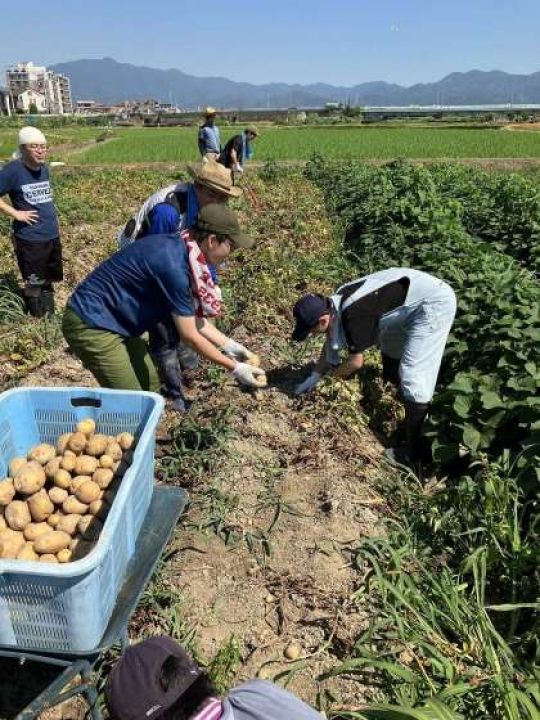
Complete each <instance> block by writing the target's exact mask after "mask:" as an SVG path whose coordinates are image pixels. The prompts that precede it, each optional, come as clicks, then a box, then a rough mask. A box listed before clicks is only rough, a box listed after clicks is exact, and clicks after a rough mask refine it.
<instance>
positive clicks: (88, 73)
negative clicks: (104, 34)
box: [51, 58, 540, 109]
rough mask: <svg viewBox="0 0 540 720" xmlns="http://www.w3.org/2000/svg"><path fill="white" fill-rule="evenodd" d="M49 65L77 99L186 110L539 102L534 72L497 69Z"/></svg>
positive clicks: (106, 61) (538, 76) (108, 62)
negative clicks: (304, 71)
mask: <svg viewBox="0 0 540 720" xmlns="http://www.w3.org/2000/svg"><path fill="white" fill-rule="evenodd" d="M51 69H52V70H54V71H55V72H58V73H63V74H65V75H67V76H68V77H69V78H70V79H71V89H72V93H73V96H74V98H75V99H77V100H97V101H99V102H103V103H116V102H121V101H123V100H144V99H147V98H152V99H155V100H159V101H160V102H170V103H173V104H175V105H179V106H180V107H183V108H187V109H195V108H197V107H199V106H202V105H216V106H217V107H221V108H224V107H227V108H266V107H272V108H280V107H319V106H321V105H323V104H324V103H326V102H343V103H350V104H352V105H375V106H379V105H482V104H505V103H513V104H519V103H540V72H535V73H532V74H531V75H511V74H509V73H505V72H502V71H500V70H493V71H490V72H484V71H481V70H471V71H469V72H465V73H458V72H456V73H451V74H450V75H447V76H446V77H444V78H443V79H442V80H439V81H438V82H433V83H418V84H416V85H411V86H410V87H403V86H401V85H395V84H390V83H386V82H367V83H360V84H359V85H354V86H352V87H340V86H333V85H327V84H325V83H315V84H311V85H298V84H295V85H289V84H287V83H269V84H266V85H255V84H252V83H246V82H235V81H233V80H229V79H227V78H225V77H196V76H194V75H188V74H186V73H184V72H182V71H181V70H158V69H156V68H150V67H143V66H138V65H130V64H128V63H120V62H117V61H116V60H113V59H112V58H102V59H96V60H91V59H86V60H74V61H72V62H64V63H58V64H56V65H53V66H52V68H51Z"/></svg>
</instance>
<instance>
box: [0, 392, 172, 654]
mask: <svg viewBox="0 0 540 720" xmlns="http://www.w3.org/2000/svg"><path fill="white" fill-rule="evenodd" d="M162 409H163V399H162V398H161V397H160V396H159V395H155V394H153V393H147V392H131V391H122V390H106V389H101V388H100V389H94V388H92V389H88V388H21V389H17V390H10V391H8V392H5V393H3V394H1V395H0V644H2V645H13V646H15V647H20V648H37V649H40V650H56V651H66V652H69V651H87V650H91V649H93V648H94V647H95V646H96V644H97V643H98V642H99V640H100V638H101V636H102V634H103V632H104V630H105V628H106V626H107V623H108V620H109V618H110V615H111V612H112V609H113V607H114V604H115V601H116V596H117V593H118V590H119V588H120V585H121V583H122V579H123V576H124V572H125V569H126V566H127V564H128V562H129V560H130V558H131V556H132V554H133V551H134V547H135V542H136V539H137V535H138V533H139V530H140V527H141V525H142V522H143V520H144V517H145V515H146V511H147V510H148V507H149V504H150V500H151V497H152V490H153V484H154V446H155V432H156V427H157V423H158V421H159V417H160V415H161V412H162Z"/></svg>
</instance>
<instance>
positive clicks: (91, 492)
mask: <svg viewBox="0 0 540 720" xmlns="http://www.w3.org/2000/svg"><path fill="white" fill-rule="evenodd" d="M74 493H75V497H76V498H77V500H79V501H80V502H82V503H84V504H85V505H90V503H91V502H94V500H98V499H99V497H100V495H101V488H100V487H99V485H98V484H97V483H95V482H93V481H92V480H87V481H86V482H83V483H82V484H81V485H79V486H78V487H77V488H76V489H74Z"/></svg>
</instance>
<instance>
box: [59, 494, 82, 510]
mask: <svg viewBox="0 0 540 720" xmlns="http://www.w3.org/2000/svg"><path fill="white" fill-rule="evenodd" d="M62 510H63V511H64V512H65V514H66V515H71V514H72V513H75V514H76V515H84V514H85V513H86V511H87V510H88V505H86V504H85V503H82V502H81V501H80V500H77V498H76V497H75V495H70V496H69V497H68V499H67V500H66V501H65V502H64V503H63V505H62Z"/></svg>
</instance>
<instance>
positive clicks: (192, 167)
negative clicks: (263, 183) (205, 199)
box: [187, 161, 242, 197]
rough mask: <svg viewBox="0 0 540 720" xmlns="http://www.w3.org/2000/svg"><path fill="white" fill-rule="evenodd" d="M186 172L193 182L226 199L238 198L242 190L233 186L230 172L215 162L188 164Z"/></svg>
mask: <svg viewBox="0 0 540 720" xmlns="http://www.w3.org/2000/svg"><path fill="white" fill-rule="evenodd" d="M187 171H188V173H189V174H190V175H191V177H192V178H193V179H194V180H195V182H197V183H199V184H200V185H205V186H206V187H209V188H210V189H211V190H214V191H215V192H218V193H223V195H227V196H228V197H240V195H241V194H242V188H239V187H237V186H236V185H233V182H232V176H231V172H230V170H227V168H226V167H224V166H223V165H221V164H220V163H217V162H215V161H209V162H204V163H203V162H201V163H188V164H187Z"/></svg>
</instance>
